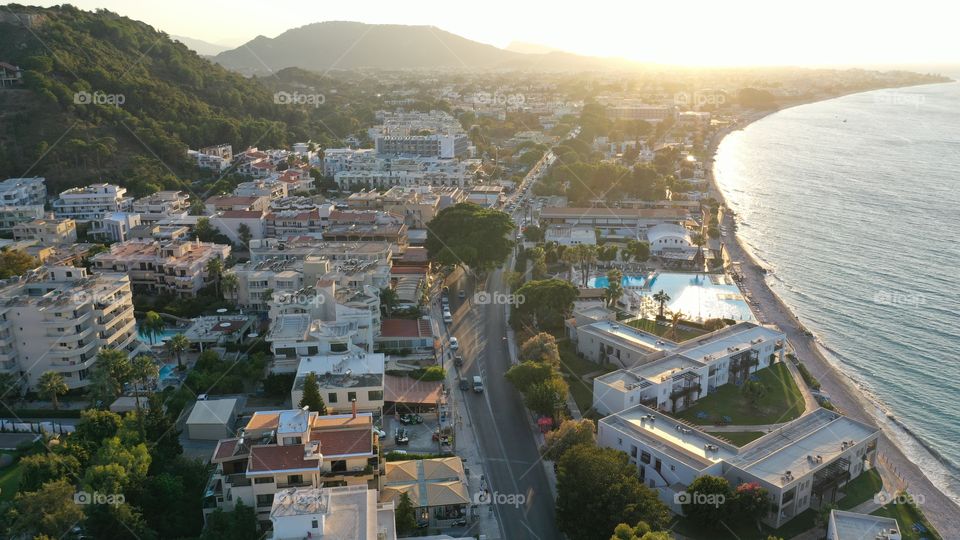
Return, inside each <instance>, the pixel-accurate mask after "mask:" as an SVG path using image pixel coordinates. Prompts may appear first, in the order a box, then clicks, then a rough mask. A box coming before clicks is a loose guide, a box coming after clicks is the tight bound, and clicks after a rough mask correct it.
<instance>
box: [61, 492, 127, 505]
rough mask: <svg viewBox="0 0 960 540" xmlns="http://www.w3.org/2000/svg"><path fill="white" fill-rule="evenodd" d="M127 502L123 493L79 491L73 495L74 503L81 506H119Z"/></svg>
mask: <svg viewBox="0 0 960 540" xmlns="http://www.w3.org/2000/svg"><path fill="white" fill-rule="evenodd" d="M124 502H126V497H124V496H123V493H100V492H99V491H94V492H90V491H78V492H76V493H74V494H73V503H74V504H79V505H87V504H109V505H113V506H119V505H121V504H123V503H124Z"/></svg>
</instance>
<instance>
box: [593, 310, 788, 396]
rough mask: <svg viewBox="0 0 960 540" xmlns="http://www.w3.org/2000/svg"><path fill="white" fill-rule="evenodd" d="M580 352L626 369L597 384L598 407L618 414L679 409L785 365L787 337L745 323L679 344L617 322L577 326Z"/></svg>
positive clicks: (604, 377)
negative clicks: (633, 409)
mask: <svg viewBox="0 0 960 540" xmlns="http://www.w3.org/2000/svg"><path fill="white" fill-rule="evenodd" d="M576 335H577V350H578V351H579V352H580V353H581V354H582V355H584V356H585V357H586V358H589V359H590V360H592V361H594V362H597V363H602V364H604V363H606V364H614V365H618V366H623V368H624V369H619V370H617V371H614V372H611V373H607V374H605V375H601V376H599V377H597V378H595V379H594V380H593V395H594V404H593V405H594V407H595V408H596V409H597V412H599V413H600V414H612V413H615V412H617V411H621V410H623V409H626V408H628V407H632V406H634V405H637V404H644V405H648V406H650V407H657V408H660V409H661V410H666V411H678V410H681V409H683V408H686V407H688V406H690V405H691V404H692V403H693V402H695V401H696V400H698V399H701V398H703V397H705V396H707V395H708V394H710V393H711V392H713V391H715V390H716V389H717V388H719V387H721V386H723V385H725V384H728V383H731V382H742V381H743V380H745V379H746V378H747V377H749V375H750V373H753V372H756V371H757V370H760V369H763V368H765V367H768V366H769V365H771V364H773V363H775V362H777V361H783V354H784V343H785V340H786V336H785V335H784V334H783V333H782V332H780V331H778V330H774V329H772V328H767V327H765V326H760V325H758V324H755V323H751V322H742V323H738V324H735V325H733V326H728V327H726V328H723V329H720V330H717V331H715V332H711V333H709V334H706V335H703V336H700V337H698V338H694V339H690V340H687V341H684V342H682V343H679V344H678V343H674V342H672V341H668V340H665V339H663V338H661V337H658V336H655V335H653V334H649V333H647V332H643V331H642V330H638V329H636V328H632V327H630V326H627V325H624V324H620V323H619V322H616V321H599V322H595V323H592V324H588V325H584V326H582V327H579V328H577V330H576Z"/></svg>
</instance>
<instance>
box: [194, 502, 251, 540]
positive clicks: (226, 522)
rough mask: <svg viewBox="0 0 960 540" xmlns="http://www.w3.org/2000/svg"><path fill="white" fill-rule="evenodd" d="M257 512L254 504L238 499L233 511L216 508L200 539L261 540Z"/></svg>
mask: <svg viewBox="0 0 960 540" xmlns="http://www.w3.org/2000/svg"><path fill="white" fill-rule="evenodd" d="M259 539H260V533H259V532H258V531H257V513H256V510H254V508H253V507H252V506H248V505H246V504H244V502H243V500H239V501H237V505H236V507H234V509H233V511H232V512H224V511H223V510H220V509H217V510H214V511H213V513H212V514H210V515H209V516H208V517H207V526H206V528H205V529H204V530H203V534H201V535H200V540H259Z"/></svg>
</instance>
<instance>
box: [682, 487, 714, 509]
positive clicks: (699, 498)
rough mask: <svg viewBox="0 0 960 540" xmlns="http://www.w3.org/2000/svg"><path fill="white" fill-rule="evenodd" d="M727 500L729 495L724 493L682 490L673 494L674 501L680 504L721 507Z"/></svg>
mask: <svg viewBox="0 0 960 540" xmlns="http://www.w3.org/2000/svg"><path fill="white" fill-rule="evenodd" d="M726 502H727V497H726V496H725V495H723V494H722V493H700V492H699V491H694V492H693V493H689V492H686V491H681V492H679V493H674V494H673V503H674V504H678V505H681V506H683V505H685V504H696V505H698V506H713V507H714V508H720V507H721V506H723V505H724V504H725V503H726Z"/></svg>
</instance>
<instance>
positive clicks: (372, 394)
mask: <svg viewBox="0 0 960 540" xmlns="http://www.w3.org/2000/svg"><path fill="white" fill-rule="evenodd" d="M382 399H383V390H370V391H369V392H367V400H368V401H380V400H382Z"/></svg>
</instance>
